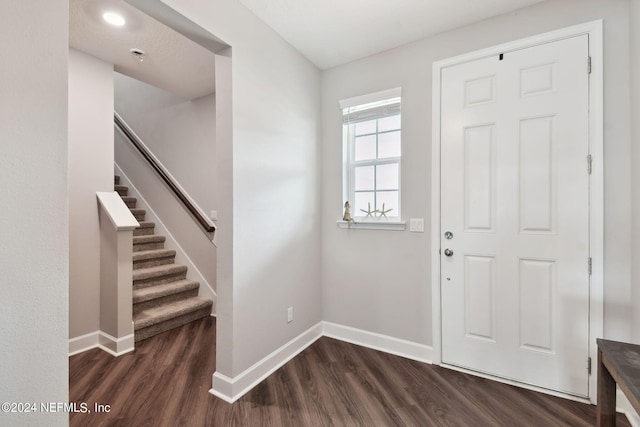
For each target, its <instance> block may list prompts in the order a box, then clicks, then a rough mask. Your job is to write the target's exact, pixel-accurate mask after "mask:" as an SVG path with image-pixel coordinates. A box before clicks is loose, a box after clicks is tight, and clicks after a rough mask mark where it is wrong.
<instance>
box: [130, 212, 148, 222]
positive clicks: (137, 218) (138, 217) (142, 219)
mask: <svg viewBox="0 0 640 427" xmlns="http://www.w3.org/2000/svg"><path fill="white" fill-rule="evenodd" d="M132 213H133V212H132ZM145 215H146V213H142V214H140V213H133V216H134V217H135V219H136V220H138V221H144V217H145Z"/></svg>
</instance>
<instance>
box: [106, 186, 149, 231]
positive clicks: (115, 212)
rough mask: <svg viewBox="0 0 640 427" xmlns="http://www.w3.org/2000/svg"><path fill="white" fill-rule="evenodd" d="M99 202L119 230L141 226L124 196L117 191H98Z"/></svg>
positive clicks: (128, 229)
mask: <svg viewBox="0 0 640 427" xmlns="http://www.w3.org/2000/svg"><path fill="white" fill-rule="evenodd" d="M96 197H97V198H98V203H99V205H100V206H101V207H102V209H103V210H104V211H105V213H106V214H107V217H109V220H110V221H111V224H113V227H114V228H115V229H116V230H117V231H130V230H133V229H135V228H138V227H140V224H139V223H138V221H137V220H136V218H135V217H134V216H133V214H132V213H131V211H130V210H129V208H128V207H127V205H126V204H125V203H124V201H123V200H122V197H120V195H119V194H118V193H116V192H115V191H97V192H96Z"/></svg>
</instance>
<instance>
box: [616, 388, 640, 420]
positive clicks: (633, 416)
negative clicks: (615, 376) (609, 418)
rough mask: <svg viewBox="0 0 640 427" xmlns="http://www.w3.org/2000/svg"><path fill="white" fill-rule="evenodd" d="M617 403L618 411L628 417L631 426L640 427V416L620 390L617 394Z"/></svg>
mask: <svg viewBox="0 0 640 427" xmlns="http://www.w3.org/2000/svg"><path fill="white" fill-rule="evenodd" d="M616 403H617V405H616V406H617V408H616V410H617V411H618V412H622V413H623V414H624V415H625V416H626V417H627V419H628V420H629V424H631V426H632V427H640V415H639V414H638V413H637V412H636V411H635V409H633V406H631V402H629V399H627V397H626V396H625V395H624V393H623V392H622V391H621V390H620V389H619V388H618V390H617V394H616Z"/></svg>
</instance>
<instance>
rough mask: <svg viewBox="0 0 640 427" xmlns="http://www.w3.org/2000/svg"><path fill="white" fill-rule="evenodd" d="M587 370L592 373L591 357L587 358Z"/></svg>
mask: <svg viewBox="0 0 640 427" xmlns="http://www.w3.org/2000/svg"><path fill="white" fill-rule="evenodd" d="M587 372H588V373H589V375H591V357H589V358H588V359H587Z"/></svg>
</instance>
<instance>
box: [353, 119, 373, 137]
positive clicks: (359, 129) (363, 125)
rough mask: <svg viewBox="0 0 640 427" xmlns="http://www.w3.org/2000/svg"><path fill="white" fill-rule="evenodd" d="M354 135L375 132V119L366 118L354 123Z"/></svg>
mask: <svg viewBox="0 0 640 427" xmlns="http://www.w3.org/2000/svg"><path fill="white" fill-rule="evenodd" d="M354 127H355V130H356V135H367V134H370V133H376V121H375V119H374V120H367V121H366V122H359V123H356V124H355V125H354Z"/></svg>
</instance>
